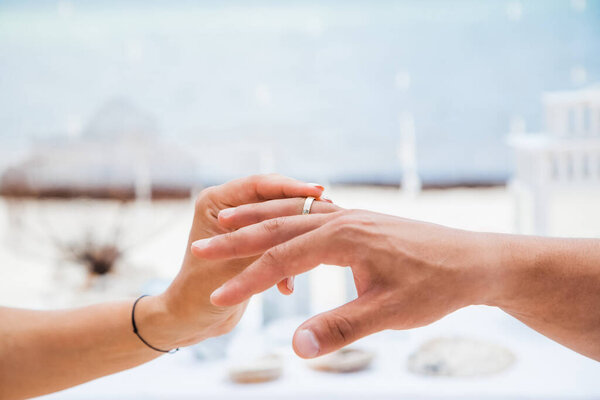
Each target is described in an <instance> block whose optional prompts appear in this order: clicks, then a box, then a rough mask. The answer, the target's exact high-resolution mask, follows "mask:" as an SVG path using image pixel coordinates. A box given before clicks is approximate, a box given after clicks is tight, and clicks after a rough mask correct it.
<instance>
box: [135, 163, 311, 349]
mask: <svg viewBox="0 0 600 400" xmlns="http://www.w3.org/2000/svg"><path fill="white" fill-rule="evenodd" d="M322 193H323V187H322V186H319V185H315V184H308V183H303V182H299V181H296V180H294V179H291V178H286V177H282V176H279V175H257V176H251V177H248V178H242V179H237V180H234V181H231V182H228V183H225V184H223V185H220V186H214V187H210V188H207V189H205V190H203V191H202V193H200V195H199V196H198V199H197V201H196V205H195V215H194V221H193V224H192V229H191V232H190V236H189V242H188V245H187V250H186V254H185V258H184V260H183V266H182V268H181V270H180V272H179V274H178V275H177V277H176V278H175V280H174V281H173V283H172V284H171V285H170V287H169V288H168V290H167V291H166V292H165V293H164V294H162V295H160V296H156V297H148V298H144V299H142V300H141V301H140V303H139V305H138V308H137V309H136V319H138V318H139V321H138V325H139V329H140V333H141V334H142V336H143V337H144V338H145V339H146V340H147V341H148V342H149V343H151V344H152V345H154V346H155V347H159V348H165V349H170V348H174V347H181V346H187V345H190V344H193V343H196V342H199V341H201V340H203V339H206V338H208V337H213V336H218V335H221V334H224V333H226V332H229V331H230V330H231V329H232V328H233V327H234V326H235V324H236V323H237V322H238V321H239V319H240V317H241V315H242V313H243V312H244V309H245V305H246V303H245V302H242V301H241V302H238V303H236V304H231V305H228V306H215V305H213V304H212V303H211V302H210V300H209V296H210V294H211V293H212V292H213V290H215V289H216V288H217V287H219V286H220V285H221V284H222V283H223V282H225V281H226V280H228V279H230V278H231V277H233V276H235V275H236V274H238V273H239V272H241V271H242V270H243V269H244V268H245V267H247V266H248V265H249V264H250V263H251V262H252V261H254V259H255V257H253V256H255V255H254V254H253V255H250V256H248V257H244V258H237V259H231V260H227V261H223V260H213V261H209V260H201V259H198V258H196V257H193V256H192V255H191V253H190V249H191V247H190V245H191V243H193V242H194V241H197V240H199V239H202V238H207V237H211V236H214V235H216V234H223V233H226V232H230V231H231V230H232V229H234V227H233V226H230V225H228V218H227V212H223V213H220V212H221V211H224V210H225V211H226V210H227V209H231V208H232V207H237V206H241V205H245V204H252V203H261V202H265V201H267V200H272V199H284V198H287V197H298V196H313V197H316V198H318V197H319V196H321V194H322ZM257 254H258V253H257ZM146 317H147V319H146Z"/></svg>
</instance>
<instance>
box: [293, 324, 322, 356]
mask: <svg viewBox="0 0 600 400" xmlns="http://www.w3.org/2000/svg"><path fill="white" fill-rule="evenodd" d="M296 350H297V351H298V354H299V355H300V356H301V357H305V358H312V357H316V356H317V354H319V342H317V338H316V337H315V334H314V333H312V331H311V330H310V329H303V330H301V331H300V332H298V333H297V334H296Z"/></svg>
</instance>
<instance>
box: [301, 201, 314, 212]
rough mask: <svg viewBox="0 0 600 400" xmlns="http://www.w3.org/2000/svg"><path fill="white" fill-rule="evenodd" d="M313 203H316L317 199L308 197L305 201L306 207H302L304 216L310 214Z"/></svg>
mask: <svg viewBox="0 0 600 400" xmlns="http://www.w3.org/2000/svg"><path fill="white" fill-rule="evenodd" d="M313 201H315V198H314V197H311V196H308V197H307V198H306V200H304V207H302V215H306V214H310V208H311V207H312V203H313Z"/></svg>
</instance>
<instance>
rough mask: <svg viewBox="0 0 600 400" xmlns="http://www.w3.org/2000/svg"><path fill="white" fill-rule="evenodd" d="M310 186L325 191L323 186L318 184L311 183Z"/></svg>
mask: <svg viewBox="0 0 600 400" xmlns="http://www.w3.org/2000/svg"><path fill="white" fill-rule="evenodd" d="M309 185H311V186H314V187H316V188H317V189H321V190H325V187H324V186H323V185H319V184H318V183H312V182H311V183H309Z"/></svg>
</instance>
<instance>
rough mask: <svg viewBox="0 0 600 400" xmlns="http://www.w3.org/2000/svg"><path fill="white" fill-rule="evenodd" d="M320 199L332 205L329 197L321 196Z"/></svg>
mask: <svg viewBox="0 0 600 400" xmlns="http://www.w3.org/2000/svg"><path fill="white" fill-rule="evenodd" d="M320 199H321V200H323V201H326V202H328V203H332V204H333V200H331V199H330V198H329V197H326V196H321V197H320Z"/></svg>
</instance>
